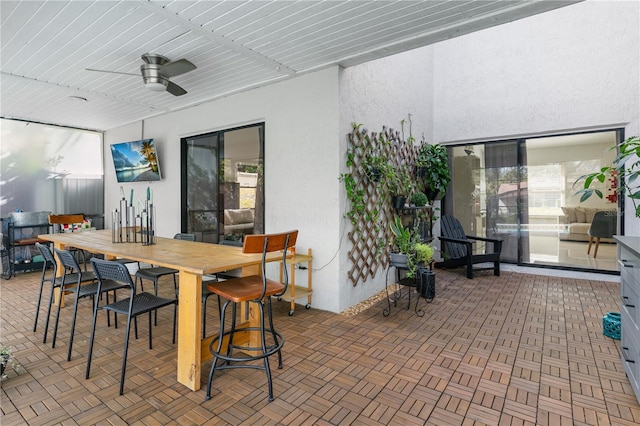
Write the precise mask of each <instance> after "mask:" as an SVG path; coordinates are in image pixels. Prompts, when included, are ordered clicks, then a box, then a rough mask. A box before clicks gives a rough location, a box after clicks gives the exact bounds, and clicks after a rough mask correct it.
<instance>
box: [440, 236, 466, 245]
mask: <svg viewBox="0 0 640 426" xmlns="http://www.w3.org/2000/svg"><path fill="white" fill-rule="evenodd" d="M440 239H441V240H442V241H449V242H450V243H457V244H473V241H469V240H468V239H466V240H462V239H460V238H450V237H442V236H441V237H440Z"/></svg>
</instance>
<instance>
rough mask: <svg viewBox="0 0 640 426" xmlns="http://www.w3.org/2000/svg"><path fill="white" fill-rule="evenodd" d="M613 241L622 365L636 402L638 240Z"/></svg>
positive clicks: (639, 366) (639, 387)
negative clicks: (616, 271) (616, 272)
mask: <svg viewBox="0 0 640 426" xmlns="http://www.w3.org/2000/svg"><path fill="white" fill-rule="evenodd" d="M614 238H615V239H616V240H617V241H618V262H619V263H620V291H621V298H622V306H621V312H620V314H621V324H622V333H621V336H620V347H621V349H622V351H621V352H622V355H621V358H622V365H623V366H624V371H625V373H626V374H627V378H628V379H629V382H630V383H631V387H632V388H633V391H634V392H635V394H636V399H637V400H638V402H640V238H638V237H618V236H615V237H614Z"/></svg>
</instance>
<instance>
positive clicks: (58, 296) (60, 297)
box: [53, 243, 66, 308]
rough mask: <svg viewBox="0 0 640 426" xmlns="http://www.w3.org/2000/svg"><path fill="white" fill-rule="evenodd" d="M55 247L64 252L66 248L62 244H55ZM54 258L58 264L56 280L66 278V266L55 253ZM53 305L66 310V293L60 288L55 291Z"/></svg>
mask: <svg viewBox="0 0 640 426" xmlns="http://www.w3.org/2000/svg"><path fill="white" fill-rule="evenodd" d="M53 247H54V248H57V249H58V250H64V249H65V247H66V246H65V245H64V244H62V243H53ZM53 257H54V258H55V259H56V263H57V264H58V265H57V268H56V278H61V277H63V276H64V266H62V263H60V260H59V259H58V256H57V255H56V252H55V251H54V252H53ZM53 304H54V305H55V306H57V305H58V304H60V307H61V308H64V293H62V292H61V291H60V288H59V287H57V288H55V289H54V290H53Z"/></svg>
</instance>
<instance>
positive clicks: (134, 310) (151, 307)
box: [85, 259, 178, 395]
mask: <svg viewBox="0 0 640 426" xmlns="http://www.w3.org/2000/svg"><path fill="white" fill-rule="evenodd" d="M91 266H92V267H93V270H94V272H95V275H96V277H97V279H98V292H100V291H102V288H103V286H105V285H109V283H110V282H114V283H118V284H119V285H122V286H123V287H126V288H128V289H129V291H130V293H129V297H128V298H126V299H123V300H120V301H118V302H114V303H111V304H107V305H103V306H100V305H99V299H98V298H96V301H95V305H94V309H93V322H92V325H91V340H90V341H89V355H88V357H87V371H86V375H85V378H87V379H88V378H89V374H90V372H91V358H92V356H93V342H94V338H95V333H96V318H97V316H98V310H100V309H102V310H105V311H107V313H109V312H111V311H112V312H114V313H116V314H123V315H126V316H127V330H126V333H125V339H124V352H123V355H122V369H121V371H120V395H122V394H123V393H124V378H125V372H126V368H127V353H128V351H129V335H130V334H131V319H134V323H135V319H136V317H137V316H138V315H142V314H145V313H148V314H149V349H153V346H152V332H151V330H152V328H153V326H152V324H151V312H153V311H156V312H157V310H158V309H160V308H163V307H165V306H170V305H173V338H172V343H175V342H176V310H177V309H176V307H177V304H178V303H177V300H176V299H165V298H162V297H158V296H156V295H154V294H151V293H147V292H142V293H136V285H135V283H134V282H133V280H132V279H131V275H130V274H129V270H128V269H127V267H126V266H125V265H123V264H121V263H118V262H115V261H109V260H102V259H91ZM136 325H137V324H136ZM135 338H136V339H137V338H138V328H137V326H136V327H135Z"/></svg>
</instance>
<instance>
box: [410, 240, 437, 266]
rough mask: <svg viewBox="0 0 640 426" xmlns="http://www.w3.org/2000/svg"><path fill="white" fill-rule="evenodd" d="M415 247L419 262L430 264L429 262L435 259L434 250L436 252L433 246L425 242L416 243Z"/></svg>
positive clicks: (417, 261)
mask: <svg viewBox="0 0 640 426" xmlns="http://www.w3.org/2000/svg"><path fill="white" fill-rule="evenodd" d="M414 249H415V252H416V263H417V264H423V265H428V264H429V263H431V260H432V259H433V252H434V249H433V247H432V246H430V245H429V244H425V243H416V244H415V245H414Z"/></svg>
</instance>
